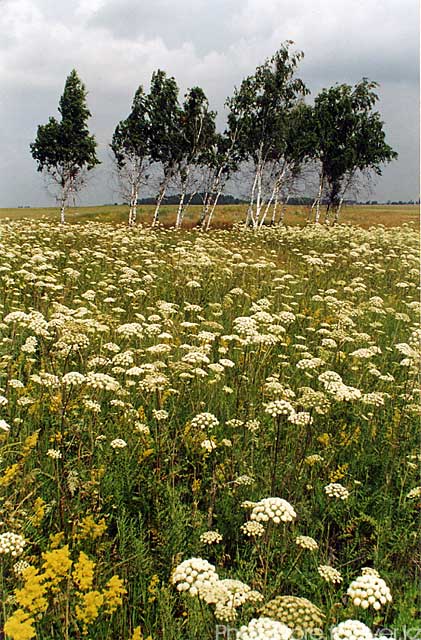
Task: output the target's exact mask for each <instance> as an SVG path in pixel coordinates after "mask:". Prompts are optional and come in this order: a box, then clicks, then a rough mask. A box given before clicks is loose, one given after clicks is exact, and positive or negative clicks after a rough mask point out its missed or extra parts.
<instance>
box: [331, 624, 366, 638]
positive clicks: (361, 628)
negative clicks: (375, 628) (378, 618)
mask: <svg viewBox="0 0 421 640" xmlns="http://www.w3.org/2000/svg"><path fill="white" fill-rule="evenodd" d="M372 638H373V634H372V632H371V630H370V629H369V628H368V627H367V625H365V624H364V623H363V622H360V621H359V620H345V621H344V622H340V623H339V624H338V625H337V626H336V627H333V629H332V640H372Z"/></svg>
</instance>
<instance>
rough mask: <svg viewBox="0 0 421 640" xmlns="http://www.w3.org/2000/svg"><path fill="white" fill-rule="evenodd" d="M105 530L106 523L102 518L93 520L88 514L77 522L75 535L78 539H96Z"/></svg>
mask: <svg viewBox="0 0 421 640" xmlns="http://www.w3.org/2000/svg"><path fill="white" fill-rule="evenodd" d="M106 530H107V525H106V524H105V520H104V518H102V520H100V521H99V522H95V520H94V519H93V517H92V516H91V515H89V516H86V518H84V519H83V520H82V522H80V523H79V530H78V535H77V537H78V538H79V540H86V539H88V540H97V538H100V537H101V536H102V535H103V534H104V533H105V531H106Z"/></svg>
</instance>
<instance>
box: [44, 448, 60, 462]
mask: <svg viewBox="0 0 421 640" xmlns="http://www.w3.org/2000/svg"><path fill="white" fill-rule="evenodd" d="M47 456H48V457H49V458H52V459H53V460H60V459H61V458H62V457H63V454H62V453H61V451H60V450H59V449H48V451H47Z"/></svg>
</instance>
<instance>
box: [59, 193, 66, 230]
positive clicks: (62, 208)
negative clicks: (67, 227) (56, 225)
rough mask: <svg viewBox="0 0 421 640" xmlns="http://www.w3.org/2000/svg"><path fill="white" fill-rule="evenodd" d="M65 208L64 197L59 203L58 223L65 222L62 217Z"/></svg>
mask: <svg viewBox="0 0 421 640" xmlns="http://www.w3.org/2000/svg"><path fill="white" fill-rule="evenodd" d="M65 209H66V198H64V197H63V198H62V199H61V204H60V224H64V223H65V219H64V211H65Z"/></svg>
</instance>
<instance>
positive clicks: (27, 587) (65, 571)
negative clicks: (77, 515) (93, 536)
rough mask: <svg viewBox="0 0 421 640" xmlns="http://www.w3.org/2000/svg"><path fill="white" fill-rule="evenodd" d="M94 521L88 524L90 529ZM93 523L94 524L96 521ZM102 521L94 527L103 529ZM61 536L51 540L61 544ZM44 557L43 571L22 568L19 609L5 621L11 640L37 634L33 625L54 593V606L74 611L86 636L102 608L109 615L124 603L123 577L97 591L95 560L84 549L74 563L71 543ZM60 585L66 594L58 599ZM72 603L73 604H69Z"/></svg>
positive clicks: (31, 567)
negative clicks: (71, 555) (58, 604)
mask: <svg viewBox="0 0 421 640" xmlns="http://www.w3.org/2000/svg"><path fill="white" fill-rule="evenodd" d="M92 522H93V520H92ZM92 522H91V521H90V522H89V523H88V526H89V527H90V530H91V531H92V526H91V525H92ZM93 524H94V525H95V523H94V522H93ZM101 524H102V523H100V524H99V525H95V527H99V528H100V529H101ZM94 531H95V529H94ZM96 531H97V530H96ZM62 537H63V536H60V534H57V535H56V536H53V540H52V543H53V544H54V545H55V544H57V543H59V544H60V541H61V539H62ZM42 559H43V562H42V565H41V570H39V569H37V568H36V567H34V566H29V567H27V568H26V569H24V570H23V572H22V577H23V580H24V584H23V587H22V588H20V589H15V596H14V597H15V601H16V603H17V604H18V605H19V608H18V609H17V610H16V611H15V612H14V613H13V614H12V615H11V616H10V617H9V618H8V619H7V620H6V623H5V627H4V628H5V631H6V633H7V635H8V636H10V638H11V639H12V640H30V639H31V638H34V637H35V635H36V632H35V629H34V626H33V625H34V623H35V621H36V620H39V619H40V618H41V617H42V615H43V614H44V613H46V612H47V610H48V607H49V604H50V599H51V596H54V602H55V606H57V602H61V604H62V606H66V607H67V608H70V609H71V610H72V609H73V610H74V612H75V618H76V621H77V622H79V623H81V626H82V634H83V635H86V634H87V633H88V625H90V624H91V623H92V622H94V621H95V620H96V619H97V617H98V615H99V613H100V609H101V608H102V610H103V612H104V613H105V614H107V615H110V614H112V613H114V611H116V609H117V607H119V606H120V605H121V604H122V601H123V596H124V594H125V593H126V589H125V588H124V585H123V581H122V579H121V578H119V576H118V575H114V576H112V577H111V578H110V580H108V582H107V583H106V585H105V587H104V589H102V590H101V591H98V590H95V589H94V588H93V587H94V578H95V576H94V570H95V566H96V563H95V562H94V561H93V560H91V559H90V558H89V557H88V556H87V555H86V553H84V552H83V551H80V552H79V557H78V560H77V562H75V563H73V561H72V559H71V557H70V551H69V546H68V545H65V546H63V547H60V548H52V549H51V550H50V551H47V552H45V553H43V554H42ZM72 566H73V567H72ZM63 583H64V584H63ZM61 584H63V593H62V594H61V595H62V596H63V597H60V598H57V597H56V596H55V594H57V593H58V592H60V589H61ZM72 602H73V603H74V605H73V606H70V607H69V605H72Z"/></svg>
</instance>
